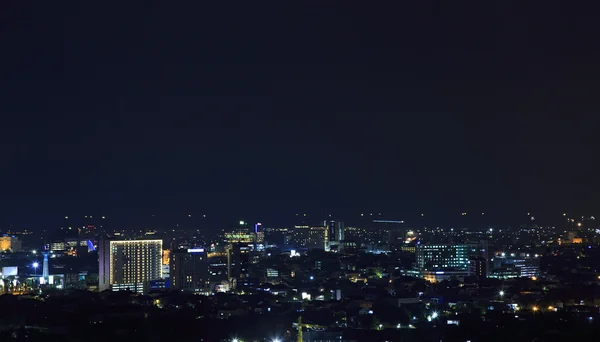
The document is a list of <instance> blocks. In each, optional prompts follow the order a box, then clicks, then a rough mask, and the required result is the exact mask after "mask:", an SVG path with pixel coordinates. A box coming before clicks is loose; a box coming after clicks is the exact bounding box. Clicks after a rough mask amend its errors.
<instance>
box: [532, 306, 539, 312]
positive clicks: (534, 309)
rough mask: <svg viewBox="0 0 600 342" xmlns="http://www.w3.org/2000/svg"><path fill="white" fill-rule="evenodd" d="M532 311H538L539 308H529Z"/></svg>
mask: <svg viewBox="0 0 600 342" xmlns="http://www.w3.org/2000/svg"><path fill="white" fill-rule="evenodd" d="M531 309H532V310H533V311H538V310H539V308H538V307H537V306H534V307H533V308H531Z"/></svg>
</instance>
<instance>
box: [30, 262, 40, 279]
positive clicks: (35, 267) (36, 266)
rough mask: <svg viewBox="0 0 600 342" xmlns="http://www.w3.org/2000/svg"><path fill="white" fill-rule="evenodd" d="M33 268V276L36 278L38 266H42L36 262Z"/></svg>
mask: <svg viewBox="0 0 600 342" xmlns="http://www.w3.org/2000/svg"><path fill="white" fill-rule="evenodd" d="M31 266H33V275H34V276H36V275H37V268H38V266H40V264H38V262H37V261H36V262H34V263H33V265H31Z"/></svg>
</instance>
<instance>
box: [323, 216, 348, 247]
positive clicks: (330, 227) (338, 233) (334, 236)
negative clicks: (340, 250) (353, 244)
mask: <svg viewBox="0 0 600 342" xmlns="http://www.w3.org/2000/svg"><path fill="white" fill-rule="evenodd" d="M325 225H326V226H327V236H328V240H329V241H340V242H341V241H344V237H345V234H344V233H345V232H344V222H341V221H329V222H326V224H325Z"/></svg>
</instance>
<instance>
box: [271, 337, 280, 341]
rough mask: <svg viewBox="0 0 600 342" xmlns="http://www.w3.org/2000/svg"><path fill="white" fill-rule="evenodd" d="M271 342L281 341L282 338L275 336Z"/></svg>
mask: <svg viewBox="0 0 600 342" xmlns="http://www.w3.org/2000/svg"><path fill="white" fill-rule="evenodd" d="M271 342H281V340H280V339H278V338H274V339H273V340H272V341H271Z"/></svg>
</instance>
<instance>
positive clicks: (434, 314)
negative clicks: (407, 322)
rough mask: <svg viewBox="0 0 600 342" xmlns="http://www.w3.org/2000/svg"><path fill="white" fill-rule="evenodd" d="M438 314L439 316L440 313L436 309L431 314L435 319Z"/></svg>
mask: <svg viewBox="0 0 600 342" xmlns="http://www.w3.org/2000/svg"><path fill="white" fill-rule="evenodd" d="M437 316H438V313H437V312H435V311H434V312H433V313H432V314H431V318H433V319H436V318H437Z"/></svg>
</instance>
